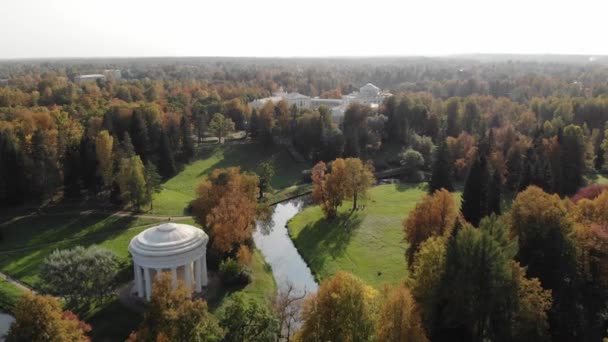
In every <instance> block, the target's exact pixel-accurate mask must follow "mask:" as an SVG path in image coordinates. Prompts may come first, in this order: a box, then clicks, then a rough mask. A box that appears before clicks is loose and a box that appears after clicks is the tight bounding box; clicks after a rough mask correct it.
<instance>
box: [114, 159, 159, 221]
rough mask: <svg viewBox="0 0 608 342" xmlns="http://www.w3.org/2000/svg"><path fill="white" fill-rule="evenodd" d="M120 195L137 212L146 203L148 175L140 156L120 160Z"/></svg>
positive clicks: (118, 177)
mask: <svg viewBox="0 0 608 342" xmlns="http://www.w3.org/2000/svg"><path fill="white" fill-rule="evenodd" d="M116 182H117V183H118V187H119V188H120V195H121V197H122V198H123V200H124V201H125V203H127V204H130V205H131V206H132V207H133V210H134V211H135V212H138V211H139V210H140V208H141V206H142V205H144V204H146V200H147V199H151V198H150V197H148V196H147V188H146V176H145V169H144V165H143V163H142V162H141V159H140V158H139V156H133V157H131V158H124V159H122V160H121V161H120V169H119V171H118V175H116Z"/></svg>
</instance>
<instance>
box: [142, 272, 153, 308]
mask: <svg viewBox="0 0 608 342" xmlns="http://www.w3.org/2000/svg"><path fill="white" fill-rule="evenodd" d="M144 282H145V285H146V299H147V300H150V296H152V282H151V281H150V269H149V268H147V267H144Z"/></svg>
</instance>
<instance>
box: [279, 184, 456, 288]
mask: <svg viewBox="0 0 608 342" xmlns="http://www.w3.org/2000/svg"><path fill="white" fill-rule="evenodd" d="M424 194H425V191H424V190H422V189H421V188H419V187H418V186H417V185H405V184H389V185H380V186H377V187H374V188H372V189H371V190H370V191H369V193H368V199H367V201H365V202H364V203H363V204H362V209H360V210H358V211H355V212H354V213H352V214H351V213H350V207H351V205H352V204H351V202H346V203H345V204H344V205H343V206H342V207H341V208H340V209H339V215H338V218H336V219H334V220H332V221H327V220H325V219H324V218H323V214H322V212H321V209H320V207H319V206H311V207H308V208H306V209H305V210H304V211H302V212H301V213H299V214H298V215H297V216H296V217H294V218H293V219H292V220H291V221H290V222H289V223H288V229H289V234H290V236H291V237H292V239H293V240H294V243H295V245H296V247H297V248H298V250H299V252H300V254H301V255H302V257H303V258H304V260H305V261H306V262H307V263H308V265H309V266H310V268H311V270H312V271H313V273H314V274H315V276H316V278H317V280H318V281H320V280H323V279H325V278H327V277H329V276H331V275H333V274H334V273H336V272H337V271H340V270H344V271H347V272H351V273H353V274H355V275H357V276H359V277H360V278H361V279H363V280H364V281H366V282H367V283H368V284H370V285H372V286H374V287H376V288H380V287H381V286H382V285H383V284H385V283H391V284H395V283H398V282H399V281H401V280H402V279H404V278H405V277H406V276H407V267H406V260H405V250H406V243H405V242H403V232H402V228H401V223H402V221H403V220H404V219H405V218H406V217H407V215H408V213H409V212H410V210H411V209H413V208H414V206H415V205H416V203H417V202H418V200H420V198H422V196H423V195H424ZM458 197H459V196H458Z"/></svg>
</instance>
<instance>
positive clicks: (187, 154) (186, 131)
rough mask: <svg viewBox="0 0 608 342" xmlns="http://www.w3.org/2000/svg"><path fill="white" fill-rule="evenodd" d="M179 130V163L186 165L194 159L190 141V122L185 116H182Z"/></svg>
mask: <svg viewBox="0 0 608 342" xmlns="http://www.w3.org/2000/svg"><path fill="white" fill-rule="evenodd" d="M179 129H180V133H181V144H180V153H179V155H180V161H181V162H182V163H188V162H190V160H191V159H192V157H194V142H193V141H192V130H191V129H190V121H189V120H188V117H186V115H182V119H181V121H180V123H179Z"/></svg>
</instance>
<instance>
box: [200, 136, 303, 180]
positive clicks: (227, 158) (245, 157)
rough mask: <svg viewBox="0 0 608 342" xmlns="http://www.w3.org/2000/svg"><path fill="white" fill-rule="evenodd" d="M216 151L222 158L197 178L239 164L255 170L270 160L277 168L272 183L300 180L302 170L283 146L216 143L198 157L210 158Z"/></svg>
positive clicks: (242, 168) (251, 170)
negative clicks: (295, 164)
mask: <svg viewBox="0 0 608 342" xmlns="http://www.w3.org/2000/svg"><path fill="white" fill-rule="evenodd" d="M216 153H222V154H223V158H221V159H220V160H219V161H218V162H217V163H215V164H213V167H211V168H208V169H204V170H202V171H201V172H199V173H198V174H197V178H200V177H203V176H208V175H209V174H211V172H212V171H213V170H214V169H218V168H227V167H233V166H239V167H240V168H241V170H243V171H249V172H255V171H256V169H257V168H258V166H259V164H260V163H262V162H264V161H270V162H272V163H273V165H274V168H275V174H274V176H273V177H272V182H271V183H272V185H273V186H275V187H278V188H283V187H287V186H290V185H293V184H296V183H297V182H298V181H299V180H300V176H301V174H300V172H301V170H297V171H298V172H296V170H295V167H294V163H293V162H291V160H290V159H289V155H288V153H287V151H286V150H285V148H284V147H283V146H271V147H265V146H264V145H262V144H259V143H250V144H243V145H221V146H219V145H216V146H213V147H210V148H206V149H204V151H201V152H200V153H199V154H198V159H208V158H210V157H212V156H213V155H215V154H216Z"/></svg>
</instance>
